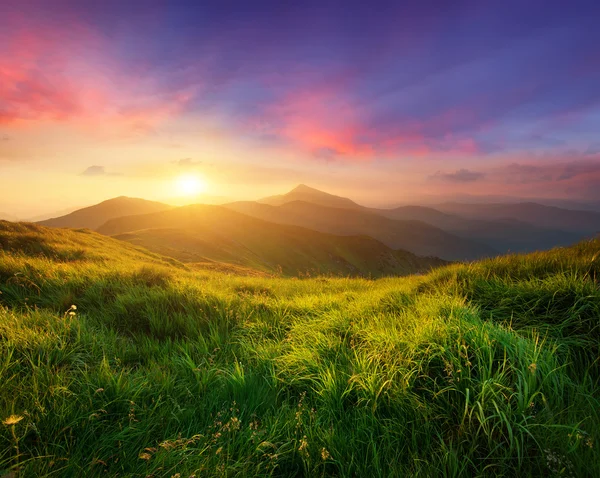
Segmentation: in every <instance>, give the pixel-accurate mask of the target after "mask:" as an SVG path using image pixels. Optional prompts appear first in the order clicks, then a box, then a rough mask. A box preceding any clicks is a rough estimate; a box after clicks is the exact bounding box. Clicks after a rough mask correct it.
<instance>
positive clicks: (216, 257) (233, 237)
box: [98, 205, 446, 276]
mask: <svg viewBox="0 0 600 478" xmlns="http://www.w3.org/2000/svg"><path fill="white" fill-rule="evenodd" d="M265 206H266V205H265ZM266 207H271V206H266ZM98 232H100V233H102V234H108V235H112V236H114V237H116V238H118V239H121V240H125V241H127V242H130V243H132V244H136V245H139V246H143V247H145V248H147V249H149V250H151V251H153V252H156V253H159V254H162V255H166V256H170V257H174V258H176V259H178V260H180V261H183V262H193V263H207V262H213V261H214V262H219V263H229V264H235V265H239V266H244V267H251V268H254V269H258V270H263V271H270V272H277V271H281V272H283V273H284V274H286V275H300V274H305V273H309V274H323V273H325V274H336V275H362V276H369V275H372V276H386V275H405V274H409V273H415V272H424V271H426V270H429V269H430V268H431V267H435V266H438V265H442V264H445V263H446V262H445V261H443V260H440V259H437V258H432V257H427V258H421V257H417V256H415V255H414V254H411V253H409V252H406V251H398V250H394V249H391V248H389V247H387V246H386V245H384V244H382V243H381V242H379V241H377V240H375V239H373V238H371V237H367V236H336V235H332V234H324V233H321V232H317V231H313V230H309V229H305V228H301V227H297V226H289V225H281V224H273V223H269V222H266V221H262V220H260V219H256V218H254V217H250V216H247V215H244V214H240V213H238V212H236V211H233V210H230V209H227V208H224V207H220V206H208V205H192V206H185V207H180V208H175V209H171V210H166V211H161V212H157V213H151V214H143V215H136V216H127V217H120V218H117V219H112V220H110V221H108V222H107V223H106V224H104V225H103V226H101V227H100V228H98Z"/></svg>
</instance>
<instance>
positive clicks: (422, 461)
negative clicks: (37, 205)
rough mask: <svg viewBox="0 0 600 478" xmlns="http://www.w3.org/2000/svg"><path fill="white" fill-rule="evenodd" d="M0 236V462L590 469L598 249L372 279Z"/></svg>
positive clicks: (19, 471) (369, 471)
mask: <svg viewBox="0 0 600 478" xmlns="http://www.w3.org/2000/svg"><path fill="white" fill-rule="evenodd" d="M0 248H1V249H0V292H1V294H0V304H1V308H0V383H1V384H2V387H1V390H0V420H2V421H3V424H2V425H1V426H0V476H2V474H3V473H6V474H9V476H11V475H10V473H13V475H12V476H67V477H68V476H140V477H145V476H155V477H159V476H166V477H172V476H179V477H189V476H196V477H199V476H231V477H233V476H342V477H354V476H369V477H372V476H407V475H409V476H413V475H414V476H494V475H503V476H507V475H508V476H600V453H599V451H598V450H599V443H598V440H599V439H600V436H599V430H600V386H599V378H600V374H599V370H600V368H599V366H598V365H599V364H598V357H599V350H600V348H599V344H600V289H599V286H598V274H599V272H600V241H590V242H585V243H581V244H578V245H576V246H574V247H571V248H565V249H557V250H553V251H549V252H545V253H539V254H530V255H526V256H506V257H502V258H497V259H492V260H487V261H482V262H478V263H473V264H464V265H452V266H448V267H445V268H441V269H437V270H435V271H433V272H431V273H429V274H428V275H424V276H411V277H405V278H382V279H378V280H367V279H358V278H354V279H350V278H333V277H315V278H304V279H294V278H280V277H261V276H248V275H244V276H240V275H235V274H227V273H225V272H219V271H214V270H198V269H197V268H192V267H189V266H186V265H183V264H181V263H178V262H177V261H174V260H171V259H165V258H163V257H161V256H158V255H155V254H152V253H149V252H146V251H144V250H143V249H140V248H136V247H135V246H132V245H130V244H127V243H123V242H120V241H117V240H115V239H111V238H108V237H104V236H101V235H98V234H95V233H90V232H89V231H68V230H51V229H45V228H40V227H35V226H26V225H14V224H11V223H6V222H3V223H0ZM73 306H75V307H73Z"/></svg>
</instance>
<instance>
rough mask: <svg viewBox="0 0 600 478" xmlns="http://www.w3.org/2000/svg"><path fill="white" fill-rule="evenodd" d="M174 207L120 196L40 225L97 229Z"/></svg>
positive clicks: (40, 222)
mask: <svg viewBox="0 0 600 478" xmlns="http://www.w3.org/2000/svg"><path fill="white" fill-rule="evenodd" d="M172 207H173V206H169V205H167V204H163V203H160V202H155V201H147V200H146V199H138V198H129V197H125V196H120V197H117V198H114V199H109V200H107V201H103V202H101V203H99V204H96V205H94V206H89V207H85V208H83V209H78V210H76V211H73V212H72V213H70V214H67V215H65V216H60V217H55V218H52V219H46V220H45V221H39V222H38V224H40V225H42V226H49V227H71V228H82V227H86V228H88V229H97V228H99V227H100V226H101V225H102V224H104V223H105V222H106V221H109V220H110V219H114V218H117V217H121V216H132V215H135V214H146V213H149V212H157V211H164V210H166V209H171V208H172Z"/></svg>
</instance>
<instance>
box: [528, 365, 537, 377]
mask: <svg viewBox="0 0 600 478" xmlns="http://www.w3.org/2000/svg"><path fill="white" fill-rule="evenodd" d="M527 368H528V369H529V371H530V372H531V374H532V375H535V372H536V370H537V364H536V363H532V364H531V365H529V367H527Z"/></svg>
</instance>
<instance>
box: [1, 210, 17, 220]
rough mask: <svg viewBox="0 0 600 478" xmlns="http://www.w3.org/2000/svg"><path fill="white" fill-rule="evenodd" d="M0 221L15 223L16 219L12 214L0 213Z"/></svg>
mask: <svg viewBox="0 0 600 478" xmlns="http://www.w3.org/2000/svg"><path fill="white" fill-rule="evenodd" d="M0 220H5V221H17V220H18V219H17V217H16V216H13V215H12V214H8V213H5V212H0Z"/></svg>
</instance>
